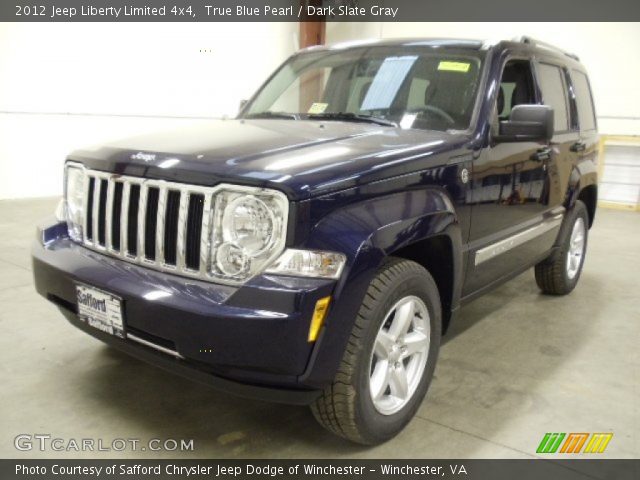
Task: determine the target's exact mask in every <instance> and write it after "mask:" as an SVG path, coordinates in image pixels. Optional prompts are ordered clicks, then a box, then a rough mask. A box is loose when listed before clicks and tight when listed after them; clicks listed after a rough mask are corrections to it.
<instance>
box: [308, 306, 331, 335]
mask: <svg viewBox="0 0 640 480" xmlns="http://www.w3.org/2000/svg"><path fill="white" fill-rule="evenodd" d="M330 301H331V296H328V297H324V298H321V299H320V300H318V301H317V302H316V308H315V309H314V310H313V316H312V317H311V325H310V326H309V342H315V341H316V340H317V338H318V334H319V333H320V329H321V328H322V325H323V324H324V319H325V317H326V316H327V310H329V302H330Z"/></svg>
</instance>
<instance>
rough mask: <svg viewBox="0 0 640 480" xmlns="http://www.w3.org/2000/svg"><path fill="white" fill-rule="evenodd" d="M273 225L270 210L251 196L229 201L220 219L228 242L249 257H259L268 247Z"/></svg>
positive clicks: (270, 241) (273, 221)
mask: <svg viewBox="0 0 640 480" xmlns="http://www.w3.org/2000/svg"><path fill="white" fill-rule="evenodd" d="M274 224H275V218H274V216H273V212H272V210H271V209H270V208H269V207H268V206H267V205H266V204H265V203H264V202H263V201H262V200H260V199H259V198H256V197H254V196H253V195H244V196H241V197H238V198H236V199H234V200H233V201H231V202H230V203H229V205H228V206H227V208H226V209H225V211H224V215H223V217H222V225H223V228H224V231H225V233H227V235H228V236H229V237H230V238H229V239H228V240H229V241H231V242H232V243H233V244H235V245H236V246H237V247H239V248H240V249H242V250H244V252H245V253H246V254H248V255H250V256H257V255H260V254H261V253H262V252H264V251H265V250H266V249H268V248H269V247H270V245H271V243H272V239H273V230H274Z"/></svg>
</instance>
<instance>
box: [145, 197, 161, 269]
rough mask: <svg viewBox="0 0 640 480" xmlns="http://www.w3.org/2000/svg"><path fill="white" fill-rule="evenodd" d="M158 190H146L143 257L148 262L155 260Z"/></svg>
mask: <svg viewBox="0 0 640 480" xmlns="http://www.w3.org/2000/svg"><path fill="white" fill-rule="evenodd" d="M159 198H160V190H159V189H158V188H154V187H150V188H149V189H148V190H147V211H146V217H145V221H144V225H145V228H144V256H145V258H147V259H149V260H155V259H156V227H157V225H158V199H159Z"/></svg>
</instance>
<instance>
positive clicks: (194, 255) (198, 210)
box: [185, 194, 204, 270]
mask: <svg viewBox="0 0 640 480" xmlns="http://www.w3.org/2000/svg"><path fill="white" fill-rule="evenodd" d="M203 209H204V195H197V194H191V195H190V197H189V215H188V217H187V243H186V247H187V248H186V252H185V263H186V265H187V268H190V269H192V270H198V269H199V268H200V240H201V236H202V212H203Z"/></svg>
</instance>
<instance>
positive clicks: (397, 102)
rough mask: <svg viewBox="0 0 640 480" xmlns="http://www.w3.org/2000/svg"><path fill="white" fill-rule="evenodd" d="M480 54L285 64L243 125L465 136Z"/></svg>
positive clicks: (375, 50) (319, 56)
mask: <svg viewBox="0 0 640 480" xmlns="http://www.w3.org/2000/svg"><path fill="white" fill-rule="evenodd" d="M483 56H484V52H482V51H477V50H471V49H461V48H449V47H446V48H437V49H436V48H432V47H424V46H416V47H411V46H409V47H408V46H393V47H389V46H374V47H365V48H351V49H347V50H321V51H316V52H314V51H311V52H307V53H302V54H299V55H296V56H295V57H293V58H292V59H290V60H289V61H288V62H287V63H286V64H285V65H284V66H283V67H282V68H281V69H280V70H279V71H278V72H277V73H276V74H275V75H274V76H273V78H271V80H270V81H269V82H268V83H267V84H266V85H265V86H264V87H263V88H262V89H261V90H260V92H258V94H257V95H256V97H255V98H254V99H253V101H252V102H251V104H250V105H249V106H248V108H247V109H246V110H245V111H244V114H243V118H290V119H301V120H341V121H371V122H372V123H377V124H380V125H389V126H399V127H401V128H418V129H426V130H443V131H444V130H465V129H467V128H469V126H470V125H469V124H470V122H471V115H472V112H473V108H474V104H475V98H476V93H477V90H478V84H479V82H480V72H481V67H482V61H483Z"/></svg>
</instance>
